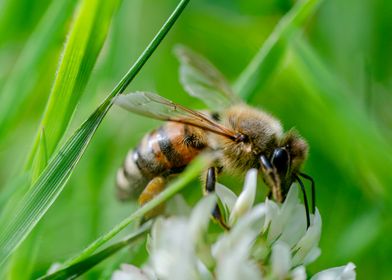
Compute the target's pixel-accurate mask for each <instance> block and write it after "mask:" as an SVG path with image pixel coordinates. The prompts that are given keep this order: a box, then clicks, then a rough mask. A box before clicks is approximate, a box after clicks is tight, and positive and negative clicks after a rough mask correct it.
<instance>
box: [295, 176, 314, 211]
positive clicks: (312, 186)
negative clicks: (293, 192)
mask: <svg viewBox="0 0 392 280" xmlns="http://www.w3.org/2000/svg"><path fill="white" fill-rule="evenodd" d="M299 175H300V176H301V177H303V178H305V179H307V180H309V181H310V184H311V188H312V213H313V214H314V213H315V212H316V184H315V182H314V180H313V178H312V177H310V176H309V175H307V174H305V173H301V172H300V173H299Z"/></svg>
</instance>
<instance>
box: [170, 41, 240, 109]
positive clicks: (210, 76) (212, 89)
mask: <svg viewBox="0 0 392 280" xmlns="http://www.w3.org/2000/svg"><path fill="white" fill-rule="evenodd" d="M175 54H176V56H177V58H178V59H179V61H180V63H181V65H180V82H181V84H182V85H183V87H184V89H185V90H186V91H187V92H188V93H189V94H190V95H191V96H193V97H196V98H199V99H200V100H201V101H203V102H204V103H205V104H206V105H207V106H208V107H209V108H211V109H213V110H217V109H218V110H222V109H225V108H227V107H229V106H230V105H233V104H238V103H241V100H240V98H239V97H238V96H237V95H235V94H234V92H233V91H232V89H231V86H230V85H229V82H228V81H227V80H226V78H225V77H224V76H223V74H222V73H221V72H219V70H218V69H216V68H215V66H214V65H212V63H210V62H209V61H208V60H207V59H205V58H204V57H202V56H201V55H199V54H197V53H195V52H194V51H192V50H190V49H189V48H186V47H184V46H178V47H176V48H175Z"/></svg>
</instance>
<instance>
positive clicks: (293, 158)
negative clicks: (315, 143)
mask: <svg viewBox="0 0 392 280" xmlns="http://www.w3.org/2000/svg"><path fill="white" fill-rule="evenodd" d="M307 154H308V144H307V143H306V141H305V140H304V139H303V138H302V137H301V136H300V135H299V134H298V133H297V132H296V131H294V130H291V131H289V132H288V133H286V135H285V136H284V137H283V139H282V140H281V143H280V145H279V147H278V148H275V149H274V151H273V153H272V156H271V159H270V161H271V164H272V166H273V167H274V168H275V169H276V171H277V173H278V175H279V178H280V183H281V186H282V193H283V197H285V196H286V194H287V192H288V190H289V188H290V185H291V184H292V183H293V181H294V180H295V175H296V174H297V173H298V172H299V170H300V168H301V165H302V164H303V162H304V161H305V160H306V157H307Z"/></svg>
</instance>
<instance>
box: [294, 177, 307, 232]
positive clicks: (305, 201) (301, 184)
mask: <svg viewBox="0 0 392 280" xmlns="http://www.w3.org/2000/svg"><path fill="white" fill-rule="evenodd" d="M295 179H296V180H297V181H298V183H299V185H300V186H301V191H302V193H303V195H304V204H305V212H306V228H309V226H310V214H309V205H308V199H307V197H306V191H305V186H304V183H302V181H301V179H300V178H299V177H298V176H297V175H295Z"/></svg>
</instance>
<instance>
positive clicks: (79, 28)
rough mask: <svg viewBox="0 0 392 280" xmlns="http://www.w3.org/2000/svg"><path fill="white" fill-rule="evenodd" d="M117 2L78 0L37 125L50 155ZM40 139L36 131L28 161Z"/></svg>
mask: <svg viewBox="0 0 392 280" xmlns="http://www.w3.org/2000/svg"><path fill="white" fill-rule="evenodd" d="M118 3H119V0H116V1H103V2H102V1H99V0H84V1H82V2H81V6H80V9H79V11H78V13H77V15H76V18H75V21H74V24H73V26H72V28H71V31H70V34H69V37H68V40H67V43H66V45H65V48H64V51H63V55H62V58H61V60H60V64H59V68H58V71H57V75H56V78H55V81H54V84H53V88H52V91H51V94H50V96H49V100H48V103H47V106H46V110H45V113H44V116H43V119H42V122H41V125H40V126H41V127H43V128H45V134H46V141H47V151H48V156H49V157H50V156H51V155H52V153H53V151H54V150H55V149H56V147H57V145H58V143H59V141H60V139H61V138H62V136H63V135H64V133H65V131H66V129H67V127H68V124H69V122H70V120H71V117H72V114H73V112H74V110H75V107H76V104H77V102H78V100H79V99H80V97H81V95H82V93H83V90H84V88H85V87H86V84H87V81H88V78H89V76H90V74H91V72H92V69H93V67H94V65H95V62H96V60H97V58H98V54H99V52H100V50H101V48H102V46H103V43H104V41H105V38H106V35H107V33H108V29H109V26H110V22H111V18H112V15H113V13H114V11H115V10H116V8H117V6H118ZM39 138H40V136H39V133H37V137H36V139H35V143H34V147H33V149H32V152H31V154H30V157H29V158H30V161H31V160H32V159H33V158H34V157H35V154H36V152H37V148H38V144H39Z"/></svg>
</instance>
